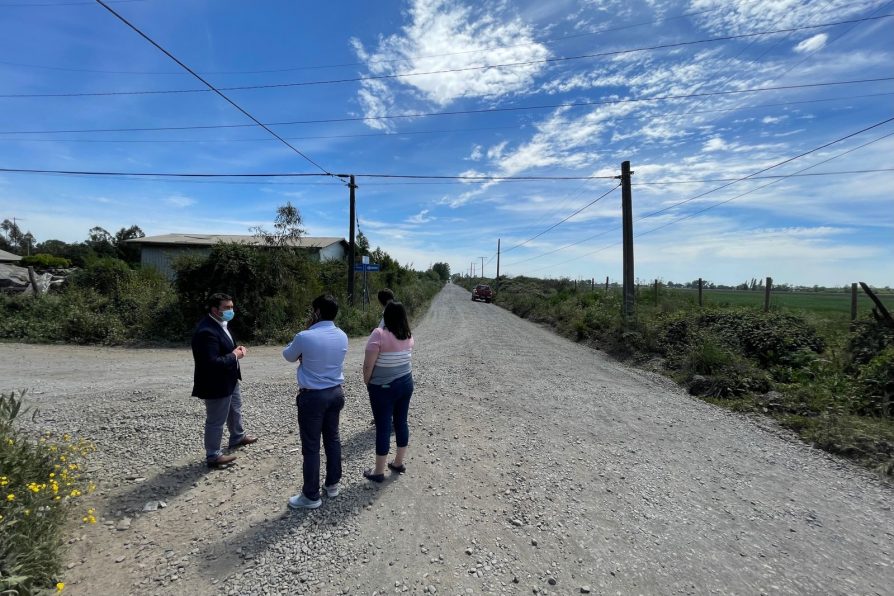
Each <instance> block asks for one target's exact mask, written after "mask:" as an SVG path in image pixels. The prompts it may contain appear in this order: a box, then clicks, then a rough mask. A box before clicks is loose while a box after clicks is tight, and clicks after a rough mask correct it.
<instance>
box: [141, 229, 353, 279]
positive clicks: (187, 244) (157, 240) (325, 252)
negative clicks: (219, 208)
mask: <svg viewBox="0 0 894 596" xmlns="http://www.w3.org/2000/svg"><path fill="white" fill-rule="evenodd" d="M127 242H128V243H130V244H135V245H137V246H139V247H140V263H141V264H142V265H143V266H152V267H155V268H156V269H158V270H159V271H161V272H162V273H163V274H164V275H165V276H166V277H167V278H168V279H173V278H174V269H173V268H172V267H171V263H172V262H173V261H174V260H175V259H176V258H177V257H179V256H181V255H184V254H190V255H198V256H206V255H208V254H209V253H210V252H211V248H212V247H213V246H214V245H215V244H218V243H235V244H245V245H248V246H267V244H266V243H265V242H264V240H263V238H258V237H257V236H251V235H244V234H163V235H160V236H145V237H143V238H133V239H131V240H128V241H127ZM288 244H289V246H295V247H298V248H300V249H301V250H302V251H306V252H307V253H308V255H309V256H310V257H311V258H313V259H316V260H319V261H329V260H345V259H347V255H348V248H349V245H348V242H347V240H345V239H344V238H338V237H334V236H326V237H313V236H304V237H302V238H298V239H296V240H293V241H290V242H289V243H288ZM271 248H275V247H271Z"/></svg>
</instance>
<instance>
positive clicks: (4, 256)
mask: <svg viewBox="0 0 894 596" xmlns="http://www.w3.org/2000/svg"><path fill="white" fill-rule="evenodd" d="M20 260H22V257H20V256H19V255H14V254H12V253H11V252H6V251H5V250H0V261H6V262H7V263H8V262H10V261H20Z"/></svg>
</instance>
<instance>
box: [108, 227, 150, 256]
mask: <svg viewBox="0 0 894 596" xmlns="http://www.w3.org/2000/svg"><path fill="white" fill-rule="evenodd" d="M145 236H146V234H144V233H143V230H141V229H140V226H130V227H129V228H121V229H120V230H118V231H117V232H115V238H114V244H115V251H116V252H117V253H118V258H119V259H121V260H122V261H127V262H128V263H131V264H136V263H139V262H140V249H139V247H137V246H134V245H133V244H130V243H129V242H128V240H134V239H135V238H144V237H145Z"/></svg>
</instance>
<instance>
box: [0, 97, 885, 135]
mask: <svg viewBox="0 0 894 596" xmlns="http://www.w3.org/2000/svg"><path fill="white" fill-rule="evenodd" d="M890 95H894V93H892V94H890ZM848 99H851V98H848ZM245 126H250V127H254V124H246V125H245ZM268 126H274V125H273V124H270V123H268ZM518 129H519V127H518V126H479V127H472V128H442V129H436V130H411V131H405V132H369V133H354V134H344V135H307V136H301V137H284V138H285V139H286V140H289V141H306V140H315V139H353V138H366V137H400V136H411V135H428V134H453V133H458V132H480V131H485V130H518ZM0 134H2V133H0ZM273 140H275V139H271V138H270V137H266V136H265V137H255V138H250V139H15V138H13V139H9V138H6V139H0V141H29V142H41V143H42V142H51V143H257V142H262V141H263V142H269V141H273Z"/></svg>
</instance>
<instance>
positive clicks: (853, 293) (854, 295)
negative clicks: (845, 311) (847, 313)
mask: <svg viewBox="0 0 894 596" xmlns="http://www.w3.org/2000/svg"><path fill="white" fill-rule="evenodd" d="M856 320H857V284H856V283H852V284H851V321H856Z"/></svg>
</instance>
